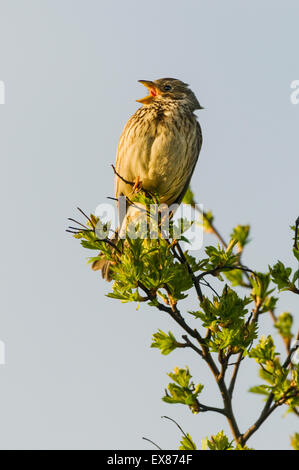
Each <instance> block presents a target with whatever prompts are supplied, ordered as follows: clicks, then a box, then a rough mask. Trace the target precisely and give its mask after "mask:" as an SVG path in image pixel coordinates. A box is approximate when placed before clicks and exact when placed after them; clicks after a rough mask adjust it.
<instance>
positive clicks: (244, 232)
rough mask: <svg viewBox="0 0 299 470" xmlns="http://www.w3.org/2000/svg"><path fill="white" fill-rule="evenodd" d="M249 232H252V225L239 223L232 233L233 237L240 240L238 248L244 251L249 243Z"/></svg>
mask: <svg viewBox="0 0 299 470" xmlns="http://www.w3.org/2000/svg"><path fill="white" fill-rule="evenodd" d="M249 232H250V225H237V227H235V228H234V229H233V232H232V234H231V238H233V239H234V240H237V242H238V250H239V251H242V250H243V248H244V246H245V245H247V243H249V241H250V240H249V238H248V237H249Z"/></svg>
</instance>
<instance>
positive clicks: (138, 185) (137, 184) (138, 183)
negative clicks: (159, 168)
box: [132, 176, 142, 193]
mask: <svg viewBox="0 0 299 470" xmlns="http://www.w3.org/2000/svg"><path fill="white" fill-rule="evenodd" d="M141 189H142V181H141V179H140V178H139V176H137V177H136V179H135V181H134V186H133V189H132V191H133V193H139V191H140V190H141Z"/></svg>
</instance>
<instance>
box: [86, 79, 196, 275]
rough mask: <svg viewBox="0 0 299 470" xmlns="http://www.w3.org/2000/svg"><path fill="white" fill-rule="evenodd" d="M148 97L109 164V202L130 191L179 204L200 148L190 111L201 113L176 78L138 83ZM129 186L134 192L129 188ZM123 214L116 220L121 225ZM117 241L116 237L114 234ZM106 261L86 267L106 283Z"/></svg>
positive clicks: (129, 193)
mask: <svg viewBox="0 0 299 470" xmlns="http://www.w3.org/2000/svg"><path fill="white" fill-rule="evenodd" d="M138 82H139V83H141V84H142V85H144V86H145V87H146V88H147V90H148V95H147V96H145V97H144V98H141V99H138V100H136V101H137V102H138V103H140V104H142V106H141V107H140V108H138V109H137V111H136V112H135V113H134V114H133V116H131V118H130V119H129V120H128V122H127V124H126V125H125V127H124V129H123V131H122V134H121V136H120V139H119V143H118V147H117V156H116V164H115V198H116V199H118V198H119V197H120V196H125V197H126V198H128V199H129V200H130V197H131V196H132V193H133V192H134V190H136V188H138V187H142V189H144V190H146V191H148V192H154V193H155V194H158V196H159V202H160V203H162V204H166V205H167V206H171V205H172V204H180V203H181V201H182V199H183V197H184V195H185V193H186V191H187V189H188V186H189V183H190V180H191V177H192V174H193V171H194V168H195V165H196V162H197V160H198V156H199V153H200V150H201V147H202V131H201V127H200V124H199V122H198V120H197V116H196V115H195V113H194V111H196V110H200V109H204V108H203V107H202V106H201V105H200V103H199V101H198V99H197V98H196V96H195V94H194V93H193V91H192V90H191V89H190V88H189V85H188V84H186V83H184V82H183V81H181V80H179V79H176V78H160V79H157V80H154V81H151V80H138ZM132 182H134V183H135V184H134V187H132V184H130V183H132ZM125 219H126V214H124V215H122V217H121V218H120V220H119V230H120V229H121V227H123V226H124V223H125V222H126V221H125ZM116 237H117V232H116ZM110 267H111V261H108V260H106V259H105V258H103V257H102V258H100V259H99V260H97V261H95V262H94V263H93V265H92V268H93V269H94V270H101V271H102V276H103V278H105V279H106V280H111V275H110V274H111V273H110Z"/></svg>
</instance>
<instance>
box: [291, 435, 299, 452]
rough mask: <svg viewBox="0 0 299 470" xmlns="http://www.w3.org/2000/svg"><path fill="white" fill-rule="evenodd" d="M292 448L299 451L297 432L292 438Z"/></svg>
mask: <svg viewBox="0 0 299 470" xmlns="http://www.w3.org/2000/svg"><path fill="white" fill-rule="evenodd" d="M291 446H292V447H293V449H294V450H299V433H298V432H295V434H294V435H293V436H291Z"/></svg>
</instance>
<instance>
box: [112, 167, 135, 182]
mask: <svg viewBox="0 0 299 470" xmlns="http://www.w3.org/2000/svg"><path fill="white" fill-rule="evenodd" d="M111 166H112V168H113V171H114V174H115V175H116V176H118V177H119V179H121V180H122V181H123V182H124V183H126V184H129V185H130V186H135V183H134V182H132V181H128V180H126V179H125V178H123V177H122V176H121V175H120V174H119V173H117V171H116V169H115V166H114V165H111Z"/></svg>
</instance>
